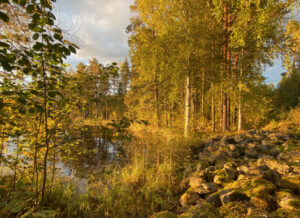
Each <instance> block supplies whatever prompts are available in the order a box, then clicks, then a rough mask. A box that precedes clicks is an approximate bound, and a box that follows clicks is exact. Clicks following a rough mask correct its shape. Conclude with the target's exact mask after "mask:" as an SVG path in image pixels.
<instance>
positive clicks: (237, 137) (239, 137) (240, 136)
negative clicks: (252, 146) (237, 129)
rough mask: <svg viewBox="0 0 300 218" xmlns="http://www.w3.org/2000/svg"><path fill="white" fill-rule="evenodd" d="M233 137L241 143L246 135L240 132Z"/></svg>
mask: <svg viewBox="0 0 300 218" xmlns="http://www.w3.org/2000/svg"><path fill="white" fill-rule="evenodd" d="M233 139H234V141H235V142H236V143H237V144H239V143H241V142H242V141H243V140H244V137H243V135H241V134H238V135H235V136H234V137H233Z"/></svg>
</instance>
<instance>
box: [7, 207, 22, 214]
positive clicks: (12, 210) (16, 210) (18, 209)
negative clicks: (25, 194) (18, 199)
mask: <svg viewBox="0 0 300 218" xmlns="http://www.w3.org/2000/svg"><path fill="white" fill-rule="evenodd" d="M22 209H23V205H17V206H15V207H13V208H12V209H10V212H11V213H18V212H20V211H21V210H22Z"/></svg>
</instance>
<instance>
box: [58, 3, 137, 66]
mask: <svg viewBox="0 0 300 218" xmlns="http://www.w3.org/2000/svg"><path fill="white" fill-rule="evenodd" d="M131 4H133V0H87V1H82V0H60V1H58V2H57V3H55V14H56V16H57V18H58V21H59V25H60V26H61V27H62V28H63V29H65V30H68V32H69V33H70V34H71V35H74V36H75V37H77V38H78V40H76V39H75V41H76V43H77V44H78V45H79V47H80V50H78V52H77V54H76V55H75V56H72V57H71V58H70V59H69V62H70V64H71V65H72V66H74V65H76V64H77V63H78V62H79V61H84V62H86V61H87V60H88V59H91V58H93V57H96V58H97V59H98V60H99V61H100V62H102V63H107V62H113V61H115V62H120V61H122V60H124V58H125V57H126V56H127V54H128V50H129V48H128V45H127V40H128V35H127V34H126V33H125V30H126V27H127V26H128V25H129V22H130V20H129V19H130V17H131V16H132V15H131V13H130V9H129V6H130V5H131Z"/></svg>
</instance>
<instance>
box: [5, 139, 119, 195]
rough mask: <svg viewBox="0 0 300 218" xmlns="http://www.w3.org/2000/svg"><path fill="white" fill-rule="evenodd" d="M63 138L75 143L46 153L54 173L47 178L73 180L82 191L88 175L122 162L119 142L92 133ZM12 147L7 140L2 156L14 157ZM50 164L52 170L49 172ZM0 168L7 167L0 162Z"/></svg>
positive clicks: (85, 185)
mask: <svg viewBox="0 0 300 218" xmlns="http://www.w3.org/2000/svg"><path fill="white" fill-rule="evenodd" d="M67 140H68V141H69V142H75V141H76V142H77V143H76V145H75V146H72V147H70V146H68V143H66V144H65V145H64V146H62V147H58V148H57V149H56V152H55V153H52V154H50V155H49V162H48V169H49V170H51V171H52V172H54V174H53V173H51V174H49V177H50V178H51V177H53V176H54V177H55V178H62V179H67V180H70V181H73V182H74V183H77V186H78V188H77V189H78V191H79V192H85V189H86V187H87V185H88V182H89V179H90V177H91V175H94V176H97V177H99V178H101V174H102V173H103V172H104V171H105V169H106V168H107V167H108V166H114V165H120V164H121V163H122V160H121V157H122V154H123V152H122V143H121V142H120V141H117V142H116V141H111V140H110V139H108V138H106V139H105V138H101V136H95V134H94V133H90V134H84V135H81V136H77V137H73V138H72V139H67ZM16 149H17V144H16V143H15V142H13V140H11V141H10V143H9V146H7V151H6V153H5V156H6V157H8V156H12V158H15V157H16ZM123 157H124V156H123ZM19 159H20V160H21V159H23V157H22V155H19ZM18 166H22V164H21V163H20V164H18ZM54 166H55V171H53V169H54ZM0 168H2V169H3V168H5V170H7V166H4V165H3V164H2V166H0ZM8 170H9V169H8ZM11 173H12V171H11ZM0 176H1V175H0Z"/></svg>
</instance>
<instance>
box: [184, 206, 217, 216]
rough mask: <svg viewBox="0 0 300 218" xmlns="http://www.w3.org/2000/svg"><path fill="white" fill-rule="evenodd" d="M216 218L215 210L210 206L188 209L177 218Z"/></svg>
mask: <svg viewBox="0 0 300 218" xmlns="http://www.w3.org/2000/svg"><path fill="white" fill-rule="evenodd" d="M208 217H218V216H217V211H216V209H215V208H214V207H213V206H212V205H211V204H206V203H203V204H198V205H195V206H192V207H190V208H189V209H188V210H187V211H186V212H185V213H183V214H181V215H179V218H208Z"/></svg>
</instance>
